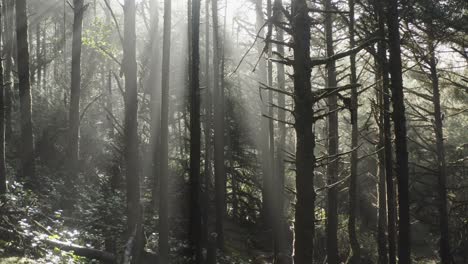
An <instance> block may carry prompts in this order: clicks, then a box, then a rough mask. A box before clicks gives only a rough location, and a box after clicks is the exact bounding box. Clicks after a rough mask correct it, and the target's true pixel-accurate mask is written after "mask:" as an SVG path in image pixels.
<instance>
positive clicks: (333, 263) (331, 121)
mask: <svg viewBox="0 0 468 264" xmlns="http://www.w3.org/2000/svg"><path fill="white" fill-rule="evenodd" d="M324 5H325V10H326V11H330V10H332V9H331V8H332V6H331V0H325V2H324ZM325 38H326V49H327V57H331V56H333V55H334V54H335V52H334V48H333V14H332V13H330V12H326V13H325ZM326 67H327V80H326V87H327V88H333V87H337V81H336V66H335V61H330V62H329V63H328V64H327V65H326ZM327 102H328V144H327V145H328V156H329V158H328V165H327V174H328V179H327V184H328V185H330V186H334V187H330V188H327V190H328V192H327V221H326V233H327V261H328V263H330V264H337V263H339V255H338V189H337V186H336V185H334V183H336V182H338V169H339V159H338V158H337V155H338V145H339V138H338V111H337V109H338V103H337V95H336V94H333V95H331V96H329V97H328V98H327ZM350 190H351V188H350ZM350 220H351V219H350Z"/></svg>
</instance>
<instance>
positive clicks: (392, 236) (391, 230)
mask: <svg viewBox="0 0 468 264" xmlns="http://www.w3.org/2000/svg"><path fill="white" fill-rule="evenodd" d="M375 6H376V11H377V15H378V24H379V36H380V38H382V39H386V34H385V13H384V6H386V3H385V2H384V1H383V0H377V1H376V2H375ZM377 54H378V57H379V59H378V60H377V62H378V63H379V65H380V69H381V71H382V74H381V75H382V107H383V108H382V110H381V111H382V114H383V124H382V127H383V133H384V135H383V136H384V152H385V154H384V156H385V179H386V187H387V230H388V263H389V264H395V263H396V224H395V221H396V208H395V206H394V205H395V188H394V186H395V185H394V180H393V178H394V177H393V156H392V133H391V127H392V125H391V120H390V115H391V114H390V80H389V65H388V61H387V44H386V41H384V40H382V41H379V42H378V43H377Z"/></svg>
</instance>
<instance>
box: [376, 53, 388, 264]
mask: <svg viewBox="0 0 468 264" xmlns="http://www.w3.org/2000/svg"><path fill="white" fill-rule="evenodd" d="M379 45H380V44H379ZM378 52H379V51H378ZM375 61H376V63H375V66H376V67H375V68H376V73H375V80H376V82H377V91H376V98H377V100H376V101H377V105H378V107H379V110H378V111H379V114H378V119H377V120H376V122H377V123H378V127H379V141H378V143H377V146H376V149H377V160H378V173H377V175H378V183H377V194H378V205H379V208H378V223H377V247H378V249H377V250H378V255H379V258H378V263H379V264H388V251H387V235H386V233H387V227H388V224H387V193H386V186H385V184H386V178H385V169H386V168H385V127H384V126H385V124H384V120H385V114H386V113H385V110H384V109H385V106H384V100H383V98H384V96H385V95H384V87H383V85H384V84H383V83H384V82H383V68H382V63H381V59H380V58H379V56H378V55H377V56H376V58H375Z"/></svg>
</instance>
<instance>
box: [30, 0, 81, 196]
mask: <svg viewBox="0 0 468 264" xmlns="http://www.w3.org/2000/svg"><path fill="white" fill-rule="evenodd" d="M83 3H84V1H83V0H74V1H73V12H74V19H73V40H72V62H71V64H72V65H71V86H70V87H71V88H70V108H69V115H68V129H69V130H68V139H69V145H68V155H67V156H68V159H69V163H68V168H67V169H68V170H69V174H68V176H67V177H68V178H67V182H68V183H69V184H70V186H69V188H70V189H71V190H73V189H74V184H73V183H74V182H75V180H76V177H77V176H78V170H79V165H78V159H79V137H80V135H79V134H80V93H81V46H82V42H81V37H82V29H83V14H84V11H85V9H86V7H85V6H84V5H83ZM39 76H40V75H39V71H38V83H39ZM72 193H73V191H72ZM71 197H73V194H72V195H71ZM72 199H73V198H72Z"/></svg>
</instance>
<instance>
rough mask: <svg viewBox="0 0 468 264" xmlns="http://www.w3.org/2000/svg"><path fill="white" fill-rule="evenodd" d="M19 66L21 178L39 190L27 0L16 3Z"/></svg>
mask: <svg viewBox="0 0 468 264" xmlns="http://www.w3.org/2000/svg"><path fill="white" fill-rule="evenodd" d="M15 7H16V38H17V40H16V41H17V49H18V50H17V56H18V59H17V66H18V82H19V97H20V118H21V149H20V153H21V154H20V155H21V176H22V177H24V178H25V179H26V180H27V183H28V186H27V187H29V188H37V187H38V186H36V184H37V183H38V182H37V181H36V177H35V165H34V140H33V129H32V117H31V115H32V113H31V112H32V99H31V86H30V82H29V46H28V14H27V11H26V0H17V1H16V5H15Z"/></svg>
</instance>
